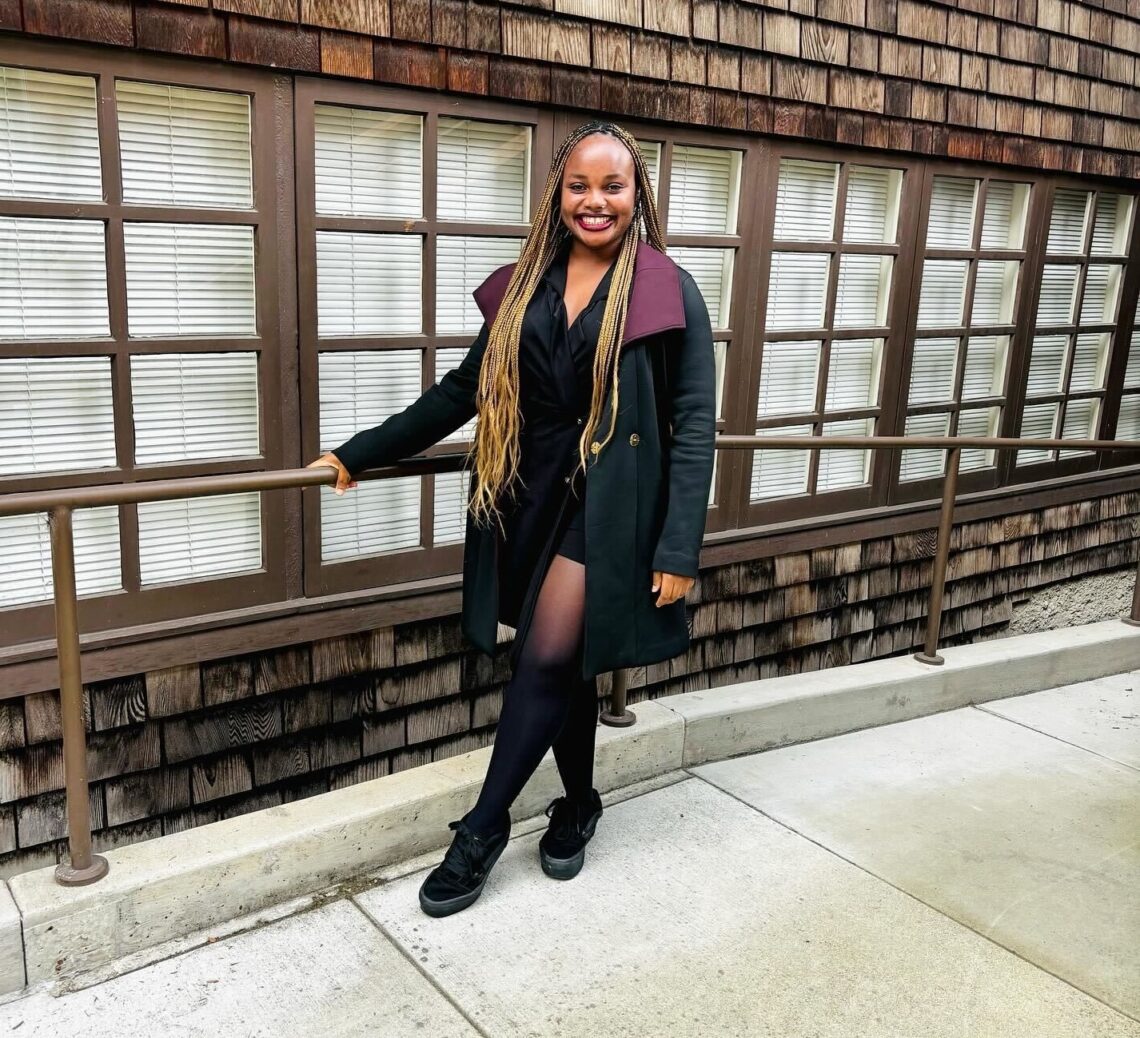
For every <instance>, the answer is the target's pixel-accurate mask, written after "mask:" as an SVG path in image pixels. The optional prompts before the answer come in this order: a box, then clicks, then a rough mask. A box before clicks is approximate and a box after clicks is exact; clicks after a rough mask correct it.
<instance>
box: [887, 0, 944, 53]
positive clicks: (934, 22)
mask: <svg viewBox="0 0 1140 1038" xmlns="http://www.w3.org/2000/svg"><path fill="white" fill-rule="evenodd" d="M946 32H947V17H946V11H944V10H941V9H939V8H937V7H933V6H931V5H929V4H920V3H917V2H916V0H899V10H898V33H899V35H900V36H910V37H913V38H914V39H919V40H926V42H927V43H945V42H946Z"/></svg>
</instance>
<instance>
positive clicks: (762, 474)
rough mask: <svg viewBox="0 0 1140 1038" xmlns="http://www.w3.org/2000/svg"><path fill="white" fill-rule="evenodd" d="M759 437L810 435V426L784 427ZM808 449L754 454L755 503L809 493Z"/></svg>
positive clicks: (752, 495) (751, 492)
mask: <svg viewBox="0 0 1140 1038" xmlns="http://www.w3.org/2000/svg"><path fill="white" fill-rule="evenodd" d="M756 435H757V436H780V437H784V436H810V435H811V426H810V425H784V426H780V427H778V428H776V429H757V430H756ZM810 457H811V452H810V451H806V450H758V451H755V452H754V453H753V455H752V483H751V487H750V490H749V496H750V498H751V500H752V501H769V500H771V499H772V498H776V497H791V496H792V495H794V494H803V493H806V492H807V477H808V463H809V460H810Z"/></svg>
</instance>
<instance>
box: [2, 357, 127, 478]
mask: <svg viewBox="0 0 1140 1038" xmlns="http://www.w3.org/2000/svg"><path fill="white" fill-rule="evenodd" d="M0 453H3V455H4V457H5V459H6V460H5V464H4V472H5V474H8V475H17V474H20V473H28V474H33V473H39V472H62V471H68V470H71V471H74V470H77V469H98V468H114V467H115V416H114V404H113V400H112V396H111V361H110V358H109V357H11V358H0Z"/></svg>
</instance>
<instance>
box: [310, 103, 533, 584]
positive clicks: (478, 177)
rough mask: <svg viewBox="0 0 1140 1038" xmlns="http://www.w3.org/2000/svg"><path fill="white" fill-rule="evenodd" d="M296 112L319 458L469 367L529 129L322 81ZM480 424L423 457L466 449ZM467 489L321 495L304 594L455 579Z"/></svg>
mask: <svg viewBox="0 0 1140 1038" xmlns="http://www.w3.org/2000/svg"><path fill="white" fill-rule="evenodd" d="M380 97H383V99H384V101H386V102H390V103H387V104H381V103H379V101H378V99H379V98H380ZM297 103H298V108H297V124H298V141H300V142H302V144H301V145H299V147H301V148H302V149H303V151H302V155H304V154H305V152H307V153H308V154H309V155H310V156H311V168H310V166H309V164H308V162H307V161H306V160H305V159H302V162H301V173H300V176H301V178H302V185H303V190H305V188H304V185H305V184H306V183H308V184H310V185H311V193H312V199H313V204H312V209H311V210H310V211H305V212H301V213H300V214H299V220H298V222H299V226H300V245H299V249H300V260H301V268H302V269H303V270H304V269H312V270H313V276H312V279H311V281H310V282H309V283H308V284H306V285H304V286H303V290H302V291H303V299H304V297H305V295H307V296H308V298H310V299H311V300H312V302H313V308H312V312H311V315H310V314H307V313H306V308H305V305H304V302H302V310H301V342H302V350H303V351H304V352H305V353H306V354H308V355H309V356H311V357H312V359H313V362H314V367H313V369H312V370H313V376H314V377H313V381H312V383H311V384H306V385H305V386H304V387H303V394H304V393H310V394H311V396H312V399H311V400H310V401H309V402H308V403H306V402H304V400H303V406H302V410H303V413H305V414H311V415H313V416H314V418H315V423H314V424H315V426H316V428H315V429H312V430H311V434H312V435H313V436H314V441H313V442H314V449H313V451H312V452H311V453H313V454H315V453H316V452H317V451H318V450H332V449H333V448H335V447H337V446H339V444H341V443H342V442H343V441H344V440H346V439H348V438H349V437H350V436H352V435H353V434H354V433H356V432H358V431H359V430H361V429H366V428H369V427H371V426H374V425H377V424H379V423H380V422H382V421H384V420H385V419H386V418H388V417H389V416H391V415H393V414H396V413H398V412H399V411H401V410H403V409H404V408H405V407H407V406H408V405H409V404H411V403H412V402H414V401H415V400H416V399H417V398H418V397H419V396H420V394H421V393H422V392H423V391H424V390H425V389H426V388H427V387H428V386H430V385H431V384H432V383H433V382H436V381H439V379H440V378H442V377H443V375H444V374H446V373H447V372H448V371H449V370H451V369H453V368H455V367H457V366H458V365H459V363H460V362H461V361H462V360H463V357H464V356H465V355H466V353H467V349H468V348H469V346H470V344H471V343H472V341H473V340H474V339H475V336H476V335H477V334H478V332H479V329H480V327H481V326H482V320H483V319H482V316H481V315H480V313H479V310H478V308H477V307H476V305H475V302H474V300H473V299H472V297H471V293H472V291H473V290H474V289H475V288H476V287H478V285H479V284H480V283H481V282H482V281H483V280H484V279H485V278H486V277H487V275H489V274H490V273H491V272H492V271H494V270H495V269H497V268H498V267H500V266H502V265H504V264H506V263H512V262H514V261H515V260H516V259H517V258H518V253H519V248H520V245H521V243H522V240H523V238H524V237H525V235H526V232H527V230H528V229H529V220H530V206H531V197H532V191H533V190H534V183H533V182H534V178H535V176H536V171H535V162H534V158H533V152H534V149H535V132H536V119H535V117H533V116H530V115H528V114H527V113H525V112H524V113H522V115H521V117H520V113H519V112H518V111H517V110H514V111H511V112H510V117H509V118H508V117H504V112H503V111H500V110H498V109H496V108H494V107H493V106H490V107H488V108H482V109H480V110H478V111H467V110H460V109H457V108H456V107H455V106H454V105H451V104H448V105H446V106H444V105H439V106H436V107H432V106H431V105H429V104H428V103H427V102H426V100H425V98H424V97H423V96H422V95H410V94H409V95H402V94H400V93H399V92H392V91H377V90H373V89H369V88H361V87H351V86H343V87H342V86H337V85H334V84H331V83H328V82H317V81H305V83H304V84H303V86H301V88H300V89H299V92H298V102H297ZM440 109H442V111H441V110H440ZM539 173H541V174H543V175H544V174H545V168H543V169H542V170H541V171H539ZM306 257H310V258H311V267H310V266H309V262H310V261H309V260H307V259H306ZM473 425H474V423H473V422H472V423H468V425H467V426H465V427H464V428H463V429H460V430H458V431H457V432H456V433H455V434H453V435H452V436H449V437H448V438H447V441H446V442H445V443H442V444H440V445H439V446H438V447H436V448H434V449H432V450H429V451H428V453H429V454H432V453H439V452H454V451H456V450H457V449H463V448H464V447H465V446H466V445H467V443H468V442H469V440H470V437H471V435H472V433H473ZM468 478H469V474H467V473H465V472H458V473H450V474H447V475H439V476H424V477H420V476H409V477H404V478H399V479H389V480H377V481H371V482H367V483H362V484H361V485H360V486H359V487H358V488H357V490H356V491H354V492H353V493H352V494H346V495H344V496H343V497H337V496H336V495H335V494H334V493H333V492H332V491H331V489H328V488H321V491H320V494H319V495H318V497H319V508H320V511H319V522H318V520H317V517H316V516H312V517H310V519H309V523H310V524H311V525H310V526H309V529H310V531H311V532H310V546H309V549H308V554H307V557H306V558H307V563H308V568H309V569H311V570H312V571H313V573H312V574H309V573H308V572H307V577H310V580H309V586H310V587H323V588H329V589H340V588H351V587H359V586H369V585H374V584H377V583H384V582H387V581H388V580H392V579H400V578H404V577H419V576H426V575H433V574H435V573H447V572H454V571H455V569H456V568H457V564H458V554H457V550H456V548H455V546H456V545H457V544H459V543H461V542H462V539H463V530H464V522H465V510H466V491H467V482H466V481H467V479H468ZM437 549H438V550H437Z"/></svg>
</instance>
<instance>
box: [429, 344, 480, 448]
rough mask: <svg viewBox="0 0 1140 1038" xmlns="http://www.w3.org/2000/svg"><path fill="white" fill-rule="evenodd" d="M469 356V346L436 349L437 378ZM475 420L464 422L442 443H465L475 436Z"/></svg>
mask: <svg viewBox="0 0 1140 1038" xmlns="http://www.w3.org/2000/svg"><path fill="white" fill-rule="evenodd" d="M466 356H467V347H463V346H455V347H451V348H448V349H443V350H439V349H437V350H436V351H435V380H436V382H438V381H439V380H440V379H441V378H443V376H444V375H446V374H447V373H448V372H449V371H452V370H454V369H455V368H457V367H459V365H460V364H462V363H463V358H464V357H466ZM475 422H476V419H474V418H472V419H471V421H469V422H464V423H463V425H461V426H460V427H459V428H458V429H456V430H455V432H453V433H451V434H450V435H448V436H445V437H444V438H443V440H442V441H441V442H442V443H464V442H467V441H470V440H473V439H474V438H475Z"/></svg>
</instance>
